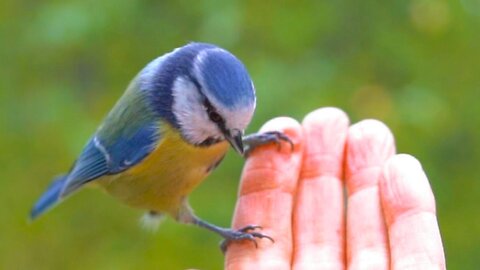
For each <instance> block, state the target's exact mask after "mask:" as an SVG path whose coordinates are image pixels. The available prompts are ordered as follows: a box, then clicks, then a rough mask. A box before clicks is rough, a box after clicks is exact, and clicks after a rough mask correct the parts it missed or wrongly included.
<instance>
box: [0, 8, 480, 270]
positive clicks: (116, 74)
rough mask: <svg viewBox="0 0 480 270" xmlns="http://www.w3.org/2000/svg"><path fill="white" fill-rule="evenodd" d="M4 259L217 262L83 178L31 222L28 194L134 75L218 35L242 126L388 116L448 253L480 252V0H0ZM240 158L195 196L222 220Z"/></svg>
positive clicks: (90, 265)
mask: <svg viewBox="0 0 480 270" xmlns="http://www.w3.org/2000/svg"><path fill="white" fill-rule="evenodd" d="M0 33H1V35H0V62H1V65H0V121H1V122H0V150H1V153H0V168H1V170H0V209H1V213H2V217H1V219H0V269H185V268H188V267H195V268H200V269H220V268H222V265H223V260H222V255H221V253H220V252H219V250H218V247H217V244H218V242H219V240H220V239H219V238H218V237H216V236H215V235H213V234H211V233H207V232H205V231H203V230H200V229H197V228H192V227H188V226H184V225H178V224H176V223H174V222H173V221H171V220H167V221H166V222H165V223H164V224H163V225H162V226H161V228H160V230H159V231H158V232H157V233H149V232H146V231H144V230H142V229H140V226H138V217H139V216H140V214H141V213H140V212H139V211H137V210H133V209H130V208H128V207H126V206H123V205H122V204H120V203H118V202H117V201H115V200H113V199H112V198H110V197H108V196H105V195H104V194H102V192H99V191H97V190H88V189H86V190H84V191H82V192H80V193H78V194H76V195H75V196H73V197H72V198H70V199H69V200H68V201H66V202H65V203H64V204H63V205H61V206H60V207H58V208H56V209H55V211H53V212H50V213H49V214H48V215H46V216H44V217H43V218H41V219H40V220H38V222H35V223H34V224H28V223H27V213H28V211H29V208H30V206H31V205H32V203H33V202H34V201H35V200H36V199H37V197H38V196H39V195H40V193H41V192H42V191H43V190H44V188H45V187H46V186H47V185H48V183H49V181H50V179H51V178H52V177H53V176H54V175H56V174H58V173H61V172H62V171H65V170H67V169H68V168H69V166H70V165H71V163H72V161H73V160H74V159H75V157H76V155H77V154H78V153H79V152H80V150H81V148H82V146H83V145H84V143H85V142H86V140H87V139H88V138H89V136H90V135H91V134H92V132H93V131H94V130H95V128H96V126H97V125H98V124H99V123H100V121H101V120H102V118H103V116H104V115H105V114H106V113H107V112H108V110H109V109H110V108H111V107H112V105H113V104H114V102H115V101H116V100H117V98H118V97H119V96H120V95H121V93H122V92H123V90H124V88H125V87H126V85H127V84H128V82H129V80H130V79H131V78H132V77H133V76H134V75H135V74H136V73H137V72H138V71H139V70H140V69H141V68H142V67H143V66H144V65H145V64H146V63H147V62H149V61H150V60H151V59H153V58H154V57H156V56H158V55H161V54H163V53H165V52H168V51H170V50H172V49H173V48H175V47H179V46H182V45H183V44H185V43H186V42H189V41H204V42H212V43H216V44H218V45H220V46H222V47H225V48H226V49H228V50H230V51H231V52H233V53H234V54H236V55H237V56H238V57H239V58H240V59H242V60H243V61H244V63H245V64H246V66H247V68H248V69H249V71H250V73H251V75H252V77H253V80H254V82H255V85H256V88H257V95H258V106H257V108H258V109H257V112H256V115H255V117H254V120H253V123H252V124H251V126H250V129H249V131H250V132H253V131H255V130H257V129H258V128H259V127H260V126H261V124H262V123H263V122H265V121H266V120H268V119H269V118H272V117H274V116H278V115H289V116H292V117H295V118H297V119H299V120H301V119H302V117H303V116H304V115H305V114H306V113H308V112H309V111H311V110H313V109H315V108H318V107H321V106H337V107H340V108H342V109H343V110H345V111H346V112H347V113H348V114H349V116H350V117H351V119H352V122H356V121H359V120H361V119H364V118H377V119H380V120H382V121H384V122H385V123H386V124H387V125H388V126H389V127H390V128H391V129H392V130H393V132H394V134H395V135H396V141H397V147H398V151H399V152H407V153H411V154H413V155H415V156H417V157H418V158H419V159H420V160H421V161H422V163H423V165H424V168H425V170H426V172H427V174H428V175H429V178H430V180H431V185H432V187H433V190H434V192H435V195H436V199H437V210H438V218H439V222H440V227H441V232H442V236H443V241H444V244H445V251H446V256H447V265H448V266H449V268H451V269H478V268H477V267H478V265H479V264H480V258H479V257H478V254H479V253H478V252H479V251H480V241H479V240H480V215H479V211H478V206H479V198H480V179H479V178H480V176H479V170H478V166H479V163H480V154H479V148H480V140H479V132H478V131H479V130H480V127H479V118H480V106H479V105H478V102H479V101H480V1H479V0H461V1H458V0H452V1H433V0H410V1H405V0H397V1H383V2H382V1H353V0H351V1H347V0H341V1H316V2H315V3H313V2H309V1H285V2H282V3H280V2H274V1H114V0H107V1H92V0H82V1H80V0H77V1H54V0H52V1H28V0H19V1H13V0H7V1H5V0H4V1H1V2H0ZM241 166H242V160H241V159H240V158H239V157H238V156H236V155H228V157H227V159H226V161H225V162H224V164H223V165H222V166H220V168H219V169H218V170H217V171H216V172H215V173H214V174H213V175H212V176H211V177H210V178H209V179H208V181H206V182H205V183H204V184H203V185H202V186H201V187H200V188H199V189H198V190H197V191H195V192H194V194H193V197H192V199H191V200H192V205H193V206H194V208H195V209H196V211H197V213H198V214H199V215H200V216H201V217H204V218H205V219H206V220H209V221H211V222H214V223H216V224H220V225H224V226H227V225H229V224H230V218H231V215H232V211H233V207H234V203H235V197H236V189H237V185H238V176H239V174H240V170H241Z"/></svg>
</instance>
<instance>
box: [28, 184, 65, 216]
mask: <svg viewBox="0 0 480 270" xmlns="http://www.w3.org/2000/svg"><path fill="white" fill-rule="evenodd" d="M67 176H68V175H62V176H59V177H57V178H55V179H54V180H53V182H52V183H51V184H50V186H48V188H47V191H45V193H43V194H42V196H41V197H40V199H39V200H38V201H37V203H35V205H34V206H33V208H32V211H31V212H30V219H31V220H33V219H35V218H37V217H38V216H39V215H40V214H42V213H44V212H45V211H47V210H48V209H50V208H52V207H53V206H55V205H56V204H57V202H58V201H59V200H60V193H61V192H62V189H63V186H64V185H65V180H66V179H67Z"/></svg>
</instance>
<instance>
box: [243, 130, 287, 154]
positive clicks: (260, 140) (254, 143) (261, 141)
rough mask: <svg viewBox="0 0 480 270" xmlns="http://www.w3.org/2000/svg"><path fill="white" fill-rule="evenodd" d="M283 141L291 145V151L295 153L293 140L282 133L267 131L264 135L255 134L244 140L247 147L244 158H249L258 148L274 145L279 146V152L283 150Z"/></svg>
mask: <svg viewBox="0 0 480 270" xmlns="http://www.w3.org/2000/svg"><path fill="white" fill-rule="evenodd" d="M282 141H284V142H287V143H288V144H290V150H291V151H293V149H294V144H293V142H292V140H291V139H290V138H289V137H288V136H287V135H285V134H283V133H282V132H280V131H267V132H264V133H254V134H250V135H248V136H245V137H244V138H243V143H244V145H245V146H246V147H245V152H244V156H245V157H246V158H248V156H249V155H250V153H251V152H252V151H253V150H255V149H256V148H257V147H259V146H262V145H265V144H269V143H274V144H276V145H277V148H278V150H279V151H280V150H281V149H282Z"/></svg>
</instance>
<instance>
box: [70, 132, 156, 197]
mask: <svg viewBox="0 0 480 270" xmlns="http://www.w3.org/2000/svg"><path fill="white" fill-rule="evenodd" d="M159 137H160V134H159V132H158V128H157V127H156V126H155V125H153V124H152V125H145V126H142V127H139V128H138V129H137V130H136V131H135V132H134V133H133V134H128V135H121V136H118V137H116V138H114V142H112V143H108V142H106V141H104V140H102V139H101V136H100V135H96V136H95V137H93V138H92V139H90V141H89V142H88V144H87V145H86V146H85V148H84V150H83V152H82V154H81V155H80V157H79V158H78V159H77V161H76V163H75V165H74V166H73V169H72V170H71V171H70V173H69V175H68V178H67V182H66V184H65V186H64V187H63V190H62V192H61V197H65V196H67V195H68V194H70V193H72V192H73V191H75V190H77V189H78V188H79V187H81V186H83V185H84V184H86V183H88V182H90V181H92V180H95V179H96V178H99V177H101V176H103V175H109V174H117V173H120V172H122V171H124V170H126V169H128V168H130V167H132V166H134V165H136V164H137V163H139V162H140V161H141V160H143V158H145V157H146V156H147V155H148V154H150V152H151V151H152V150H153V149H155V147H156V144H157V142H158V140H159ZM107 139H110V138H107Z"/></svg>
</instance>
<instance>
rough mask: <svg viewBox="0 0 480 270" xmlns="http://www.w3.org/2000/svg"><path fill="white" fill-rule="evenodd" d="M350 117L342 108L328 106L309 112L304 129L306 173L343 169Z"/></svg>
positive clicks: (331, 172) (336, 173)
mask: <svg viewBox="0 0 480 270" xmlns="http://www.w3.org/2000/svg"><path fill="white" fill-rule="evenodd" d="M349 124H350V121H349V119H348V116H347V115H346V114H345V113H344V112H343V111H342V110H340V109H337V108H334V107H326V108H320V109H317V110H315V111H313V112H311V113H309V114H308V115H307V116H305V118H304V119H303V121H302V126H303V131H304V137H305V139H304V141H305V145H308V147H305V149H304V155H303V156H304V157H303V169H302V176H303V177H307V178H308V177H315V176H319V175H331V176H334V177H339V178H340V177H341V176H342V173H343V163H344V161H343V160H344V150H345V139H346V136H347V131H348V126H349Z"/></svg>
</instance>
